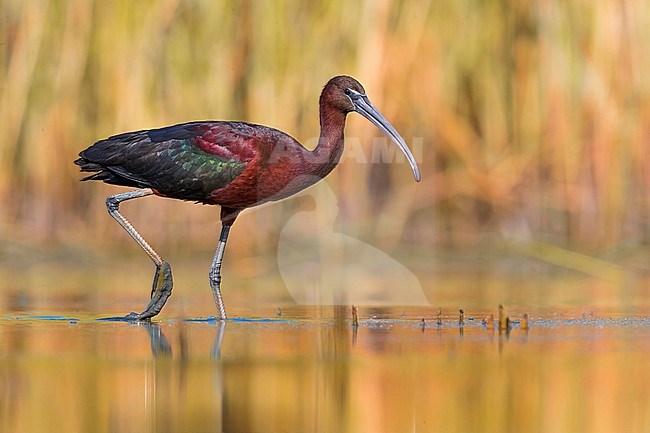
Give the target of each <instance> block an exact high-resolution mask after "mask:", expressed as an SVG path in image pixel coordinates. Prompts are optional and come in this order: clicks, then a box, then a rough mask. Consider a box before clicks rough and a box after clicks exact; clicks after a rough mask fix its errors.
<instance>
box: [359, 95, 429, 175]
mask: <svg viewBox="0 0 650 433" xmlns="http://www.w3.org/2000/svg"><path fill="white" fill-rule="evenodd" d="M350 99H352V103H353V104H354V111H356V112H357V113H359V114H361V115H362V116H363V117H365V118H366V119H368V120H369V121H370V122H372V124H373V125H375V126H376V127H377V128H379V129H381V131H382V132H383V133H384V134H386V135H387V136H388V137H389V138H390V139H391V140H392V141H393V143H395V144H396V145H397V147H399V149H400V150H401V151H402V153H404V156H406V159H407V160H408V162H409V165H410V166H411V170H413V177H414V178H415V181H416V182H419V181H420V170H419V169H418V165H417V164H416V162H415V158H414V157H413V154H412V153H411V151H410V150H409V148H408V146H407V145H406V142H405V141H404V139H403V138H402V136H401V135H399V132H397V130H396V129H395V128H394V127H393V125H391V124H390V122H389V121H388V120H386V118H385V117H384V116H383V115H382V114H381V113H380V112H379V110H377V109H376V108H375V107H374V106H373V105H372V104H371V103H370V100H369V99H368V97H367V96H366V95H363V94H361V93H357V92H354V94H353V95H351V97H350Z"/></svg>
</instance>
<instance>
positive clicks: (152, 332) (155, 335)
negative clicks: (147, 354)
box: [142, 322, 172, 356]
mask: <svg viewBox="0 0 650 433" xmlns="http://www.w3.org/2000/svg"><path fill="white" fill-rule="evenodd" d="M142 325H143V326H144V327H145V328H146V329H147V334H149V341H150V342H151V352H152V353H153V356H161V355H163V356H171V354H172V347H171V346H170V344H169V341H167V337H165V334H163V332H162V330H161V329H160V325H158V324H157V323H152V322H142Z"/></svg>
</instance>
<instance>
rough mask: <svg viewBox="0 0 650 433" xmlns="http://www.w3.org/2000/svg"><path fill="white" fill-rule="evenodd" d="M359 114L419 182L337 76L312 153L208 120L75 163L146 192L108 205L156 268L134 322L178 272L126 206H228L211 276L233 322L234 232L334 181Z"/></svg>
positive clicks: (108, 147)
mask: <svg viewBox="0 0 650 433" xmlns="http://www.w3.org/2000/svg"><path fill="white" fill-rule="evenodd" d="M352 111H356V112H357V113H359V114H361V115H362V116H364V117H365V118H367V119H368V120H370V121H371V122H372V123H373V124H374V125H375V126H377V127H378V128H379V129H380V130H381V131H383V132H384V133H385V134H386V135H388V137H390V139H391V140H392V141H393V142H394V143H395V144H396V145H397V146H398V147H399V148H400V149H401V150H402V152H404V154H405V155H406V158H407V159H408V161H409V164H410V166H411V168H412V170H413V176H414V177H415V180H416V181H419V180H420V173H419V171H418V167H417V164H416V163H415V159H414V158H413V155H412V154H411V152H410V151H409V149H408V147H407V146H406V143H405V142H404V140H403V139H402V137H401V136H400V135H399V133H398V132H397V131H396V130H395V128H393V126H392V125H391V124H390V123H389V122H388V121H387V120H386V119H385V118H384V117H383V116H382V115H381V113H380V112H379V111H378V110H377V109H376V108H374V107H373V105H372V104H371V103H370V100H369V99H368V97H367V96H366V94H365V90H364V89H363V86H361V84H360V83H359V82H358V81H356V80H355V79H354V78H351V77H348V76H337V77H334V78H332V79H331V80H330V81H329V82H328V83H327V84H326V85H325V87H324V88H323V91H322V93H321V96H320V127H321V130H320V137H319V140H318V145H317V146H316V148H315V149H314V150H307V149H305V148H304V147H303V146H302V145H301V144H300V143H299V142H298V141H296V140H295V139H294V138H292V137H291V136H289V135H287V134H285V133H284V132H282V131H278V130H277V129H274V128H270V127H267V126H262V125H255V124H251V123H246V122H224V121H201V122H189V123H183V124H180V125H174V126H169V127H165V128H160V129H151V130H143V131H136V132H127V133H125V134H119V135H115V136H112V137H109V138H107V139H105V140H101V141H98V142H97V143H95V144H93V145H92V146H90V147H89V148H87V149H86V150H84V151H82V152H81V153H80V154H79V159H77V160H76V161H75V164H77V165H79V166H80V167H81V171H84V172H91V173H93V174H91V175H90V176H87V177H85V178H83V179H82V180H100V181H103V182H106V183H109V184H113V185H121V186H129V187H135V188H138V189H136V190H133V191H129V192H125V193H122V194H116V195H112V196H110V197H108V198H107V199H106V206H107V208H108V211H109V213H110V215H111V216H112V217H113V218H115V220H117V222H118V223H120V225H122V227H124V229H125V230H126V231H127V232H128V233H129V234H130V235H131V236H132V237H133V239H135V241H136V242H137V243H138V244H139V245H140V246H141V247H142V249H143V250H144V251H145V252H146V253H147V254H148V255H149V257H150V258H151V259H152V260H153V262H154V264H155V265H156V273H155V276H154V281H153V287H152V292H151V301H150V302H149V305H147V307H146V309H145V310H144V311H143V312H142V313H139V314H137V313H131V314H129V315H127V316H125V319H127V320H143V319H149V318H151V317H153V316H155V315H156V314H158V313H159V312H160V310H161V309H162V307H163V306H164V304H165V302H166V301H167V298H169V296H170V295H171V290H172V274H171V267H170V266H169V264H168V263H167V262H166V261H164V260H163V259H162V258H161V257H160V256H159V255H158V254H157V253H156V252H155V251H154V250H153V248H151V246H149V244H148V243H147V242H146V241H145V240H144V239H143V238H142V236H141V235H140V234H139V233H138V232H137V231H136V230H135V228H134V227H133V226H132V225H131V224H130V223H129V222H128V221H127V220H126V218H124V217H123V216H122V214H121V213H120V212H119V204H120V203H121V202H122V201H125V200H130V199H134V198H139V197H145V196H148V195H152V194H154V195H158V196H162V197H169V198H175V199H180V200H190V201H195V202H198V203H204V204H210V205H220V206H221V222H222V229H221V235H220V237H219V243H218V247H217V251H216V253H215V257H214V261H213V263H212V267H211V269H210V286H211V288H212V293H213V296H214V299H215V303H216V304H217V308H218V314H219V316H218V318H219V319H222V320H225V319H226V311H225V308H224V304H223V299H222V296H221V262H222V259H223V253H224V250H225V246H226V241H227V238H228V233H229V231H230V227H231V226H232V224H233V223H234V221H235V219H236V218H237V215H239V213H240V212H241V211H242V210H244V209H246V208H249V207H252V206H257V205H259V204H262V203H266V202H269V201H275V200H281V199H283V198H286V197H289V196H291V195H293V194H295V193H296V192H298V191H300V190H302V189H304V188H307V187H308V186H311V185H313V184H314V183H316V182H317V181H319V180H321V179H322V178H324V177H325V176H327V175H328V174H329V173H330V172H331V171H332V170H333V169H334V167H336V165H337V164H338V162H339V160H340V158H341V154H342V153H343V144H344V135H343V130H344V128H345V118H346V115H347V114H348V113H350V112H352Z"/></svg>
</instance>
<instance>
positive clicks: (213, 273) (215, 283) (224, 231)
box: [210, 224, 231, 320]
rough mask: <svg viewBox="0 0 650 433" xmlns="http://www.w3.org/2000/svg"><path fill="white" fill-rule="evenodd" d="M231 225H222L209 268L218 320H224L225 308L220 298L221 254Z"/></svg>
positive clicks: (224, 248) (225, 317)
mask: <svg viewBox="0 0 650 433" xmlns="http://www.w3.org/2000/svg"><path fill="white" fill-rule="evenodd" d="M230 226H231V224H222V226H221V235H220V236H219V244H218V245H217V251H216V252H215V253H214V260H213V261H212V267H211V268H210V288H211V289H212V296H213V297H214V303H215V304H217V311H218V312H219V317H218V319H219V320H226V319H227V316H226V307H225V306H224V304H223V298H222V297H221V263H222V261H223V252H224V251H225V250H226V241H227V240H228V233H229V232H230Z"/></svg>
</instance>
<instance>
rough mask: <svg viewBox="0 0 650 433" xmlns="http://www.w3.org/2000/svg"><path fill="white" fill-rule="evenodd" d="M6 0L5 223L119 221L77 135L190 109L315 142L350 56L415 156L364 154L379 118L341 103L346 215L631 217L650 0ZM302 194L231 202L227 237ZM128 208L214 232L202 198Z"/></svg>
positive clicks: (187, 114) (71, 229)
mask: <svg viewBox="0 0 650 433" xmlns="http://www.w3.org/2000/svg"><path fill="white" fill-rule="evenodd" d="M2 8H3V13H2V17H1V18H0V38H1V39H0V64H1V65H2V67H1V68H0V82H1V83H2V85H1V86H0V130H1V131H2V134H0V203H2V206H1V207H0V229H2V233H3V234H2V236H3V237H12V236H16V237H19V238H20V239H29V240H33V241H34V242H44V241H47V242H57V241H61V240H62V239H64V237H65V238H66V239H73V240H74V239H77V240H80V239H83V238H86V237H88V236H91V235H92V236H93V237H94V238H95V239H96V242H98V243H99V244H101V243H102V242H103V244H104V245H105V246H110V245H111V244H112V243H113V242H117V241H115V240H113V239H112V238H113V237H114V234H115V230H114V227H112V225H113V224H114V223H113V221H111V220H110V218H108V217H107V215H106V214H105V209H104V207H103V204H102V203H103V199H104V198H105V196H106V195H108V194H109V193H110V192H113V191H115V189H114V188H112V187H108V186H100V185H81V184H80V183H79V182H78V179H79V174H78V173H77V170H76V167H75V166H74V165H73V164H72V161H73V160H74V159H75V157H76V155H77V153H78V151H79V150H81V149H83V148H85V147H86V146H87V145H89V144H91V143H92V142H94V141H95V140H98V139H101V138H104V137H107V136H109V135H111V134H114V133H119V132H123V131H129V130H136V129H143V128H152V127H157V126H163V125H167V124H172V123H176V122H182V121H188V120H195V119H244V120H248V121H252V122H255V123H262V124H266V125H271V126H274V127H277V128H279V129H281V130H284V131H287V132H289V133H291V134H292V135H293V136H295V137H296V138H297V139H299V140H300V141H301V142H303V143H305V144H306V145H307V146H313V144H314V140H315V136H316V134H317V131H318V116H317V108H318V107H317V103H316V102H317V98H318V95H319V92H320V88H321V87H322V85H323V84H324V83H325V82H326V81H327V79H329V78H330V77H331V76H333V75H336V74H340V73H346V74H350V75H353V76H356V77H357V78H359V79H360V80H361V81H362V82H363V83H364V84H365V85H366V88H367V90H368V92H369V94H371V95H373V96H374V102H375V103H376V104H377V106H378V107H379V108H380V109H381V110H382V111H383V112H384V114H385V115H386V117H387V118H389V119H391V121H392V122H393V124H394V125H395V126H396V127H397V129H398V130H399V131H400V132H401V133H402V135H404V137H405V138H406V140H407V142H409V144H413V145H414V147H416V148H417V147H418V146H419V148H420V149H421V157H420V161H419V162H420V166H421V169H422V172H423V174H422V178H423V181H422V183H421V184H420V185H419V186H414V185H413V183H412V179H410V176H411V174H410V172H409V170H408V169H407V168H406V167H405V166H404V164H384V163H367V164H363V163H362V161H361V160H364V158H363V155H359V152H365V155H366V157H365V161H369V160H371V159H372V158H371V157H370V156H369V155H372V152H373V151H374V150H373V149H371V146H372V144H373V136H372V134H374V131H373V130H372V129H371V128H370V127H368V126H366V125H364V124H363V122H358V121H357V119H353V118H350V120H349V128H348V131H347V135H348V139H349V143H350V144H351V145H352V147H351V149H352V150H353V151H351V152H350V151H349V152H348V153H346V154H345V156H344V159H343V163H342V166H341V168H340V170H338V172H335V173H334V174H333V175H332V176H330V177H329V178H328V182H329V185H330V186H331V187H332V188H333V189H335V190H336V193H337V196H338V200H339V216H338V218H339V220H338V222H337V223H338V224H344V225H346V228H345V230H346V232H348V233H357V234H358V235H359V236H361V235H367V234H368V233H370V234H372V235H373V236H375V238H376V239H377V242H383V243H384V244H385V245H394V244H396V243H397V242H398V241H399V242H411V243H413V244H422V245H423V246H430V245H438V246H444V247H463V246H473V245H476V244H477V243H479V242H480V241H481V239H482V238H484V236H485V235H486V234H494V233H496V234H497V235H498V236H503V237H505V238H515V239H533V240H537V241H542V242H548V243H552V244H558V245H562V246H567V245H568V246H570V247H571V248H578V249H584V250H591V251H593V250H599V249H602V248H606V247H607V248H611V247H614V246H616V245H619V244H621V243H622V242H624V241H626V240H630V239H632V240H634V242H643V241H645V240H646V238H647V233H648V230H647V221H648V220H649V216H650V202H649V200H650V195H649V194H648V192H647V190H648V188H647V187H648V173H650V156H649V155H650V154H649V153H648V151H647V149H648V142H649V141H650V98H649V96H650V81H649V80H648V79H647V77H646V76H645V74H644V71H647V70H649V69H650V50H648V49H647V41H648V40H650V6H649V5H648V3H647V2H646V1H643V0H622V1H619V0H602V1H598V2H590V1H573V2H562V1H554V0H544V1H526V0H524V1H519V2H511V1H506V0H500V1H497V0H492V1H482V2H477V1H471V0H463V1H453V2H435V1H431V0H429V1H427V0H417V1H408V0H403V1H395V2H374V1H368V2H358V3H353V4H351V3H345V2H342V1H329V2H307V3H296V2H284V1H282V2H254V1H250V0H249V1H223V2H212V1H199V0H197V1H182V0H164V1H153V0H150V1H138V2H131V1H126V0H119V1H115V2H101V1H83V2H74V1H53V0H40V1H38V0H34V1H21V0H8V1H5V2H4V3H3V7H2ZM357 144H359V145H357ZM300 203H301V202H300V201H293V202H285V203H283V204H280V205H275V206H272V207H269V208H267V209H265V210H264V212H263V215H262V213H251V214H250V215H248V216H244V217H242V218H241V220H240V221H238V224H239V225H241V226H248V228H250V229H251V230H246V229H242V230H239V231H238V232H239V233H241V235H240V236H239V240H238V242H237V245H236V246H235V245H233V250H238V251H239V252H245V251H249V252H250V251H255V250H256V249H257V248H260V245H271V243H268V242H267V243H257V242H256V240H255V239H254V238H253V237H252V236H248V237H247V236H246V235H245V233H247V232H249V233H255V236H256V238H257V239H265V238H269V237H273V236H276V233H277V228H276V227H274V225H277V224H282V221H284V220H286V215H288V214H289V213H292V212H295V208H296V207H297V206H300ZM128 213H129V215H130V216H131V217H132V219H133V220H134V221H135V222H136V223H137V221H146V228H145V231H149V232H156V243H157V244H161V243H165V244H166V245H167V246H168V248H173V247H175V246H176V245H178V243H179V242H181V241H182V242H183V243H185V244H187V241H188V240H191V241H192V242H194V244H198V245H202V246H205V247H206V248H212V246H213V244H214V243H216V236H217V234H216V230H217V229H216V227H215V225H216V222H217V210H216V209H215V210H212V211H206V209H205V208H202V207H201V206H192V205H185V204H182V203H170V202H169V201H166V200H155V199H152V200H149V201H146V203H134V204H133V205H129V210H128ZM378 214H380V215H381V216H380V217H377V215H378ZM245 215H246V213H245ZM109 227H110V228H109ZM253 228H254V230H253ZM209 230H213V231H214V232H215V233H214V236H213V237H210V236H206V232H207V231H209ZM10 233H13V234H10ZM119 239H122V238H121V237H120V238H119ZM123 240H124V242H128V241H127V240H126V239H125V238H124V239H123Z"/></svg>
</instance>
